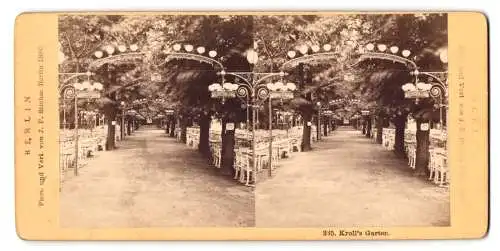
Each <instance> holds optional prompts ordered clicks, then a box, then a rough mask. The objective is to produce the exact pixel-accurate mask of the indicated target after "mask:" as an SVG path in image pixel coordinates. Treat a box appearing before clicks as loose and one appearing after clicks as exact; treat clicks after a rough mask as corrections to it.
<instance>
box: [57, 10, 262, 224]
mask: <svg viewBox="0 0 500 251" xmlns="http://www.w3.org/2000/svg"><path fill="white" fill-rule="evenodd" d="M251 24H252V20H251V17H247V16H238V17H234V18H224V17H219V16H173V15H165V16H163V15H151V16H121V15H67V16H66V15H62V16H60V17H59V47H60V50H59V55H60V62H59V92H60V106H59V113H60V116H59V118H60V136H59V145H60V174H61V178H60V181H61V184H60V212H61V213H60V224H61V227H70V228H109V227H184V226H190V227H252V226H254V225H255V220H254V217H255V212H254V211H255V207H254V193H253V188H252V187H251V186H245V185H244V184H245V181H244V180H245V177H242V178H241V179H239V176H238V177H237V178H236V179H231V178H228V176H229V177H231V176H235V173H234V169H233V159H234V156H233V154H232V151H231V152H230V151H229V150H225V149H232V148H234V145H235V144H240V143H241V144H244V143H245V142H244V141H245V140H247V139H246V137H245V136H247V135H246V134H243V136H242V137H240V136H241V135H239V134H240V133H241V131H240V130H239V129H236V135H237V137H235V135H234V133H232V134H231V135H230V134H227V135H225V136H227V137H221V129H222V126H221V124H220V122H219V123H217V120H216V119H220V118H222V114H223V113H222V112H223V111H224V109H233V108H232V107H230V106H231V105H234V104H231V101H230V100H227V102H221V101H222V100H212V98H211V97H210V95H209V90H208V89H207V85H206V84H205V83H208V82H210V83H213V82H216V81H217V79H218V78H219V76H218V75H217V74H216V73H217V72H220V71H221V70H222V68H221V66H222V65H221V63H220V62H219V61H220V59H221V58H220V55H227V56H225V58H223V60H224V59H225V60H227V61H231V65H232V66H233V67H236V68H237V67H239V69H240V70H242V71H245V70H246V71H247V70H248V65H249V64H248V63H247V60H246V59H245V58H244V57H238V56H239V54H240V52H239V51H238V50H243V49H244V48H245V49H246V48H248V47H249V46H250V45H251V43H252V39H251V37H250V36H249V34H250V29H251ZM186 41H197V42H199V43H193V44H187V43H185V42H186ZM221 41H224V43H230V44H227V45H226V46H224V44H220V42H221ZM181 44H182V48H181ZM227 48H231V50H234V51H230V50H228V49H227ZM235 51H236V52H235ZM241 52H243V51H241ZM231 55H235V56H231ZM245 67H246V68H245ZM237 109H238V108H237ZM224 126H225V127H226V128H225V129H226V130H230V129H231V128H229V127H230V126H233V128H232V129H231V130H232V132H234V130H235V128H234V124H224ZM209 128H210V131H209ZM235 139H236V141H235ZM240 140H241V141H242V142H239V141H240ZM223 149H224V150H225V151H224V150H223ZM221 150H222V151H221ZM239 180H241V181H242V183H243V184H242V183H241V182H239ZM246 184H247V185H250V184H249V183H248V182H247V183H246Z"/></svg>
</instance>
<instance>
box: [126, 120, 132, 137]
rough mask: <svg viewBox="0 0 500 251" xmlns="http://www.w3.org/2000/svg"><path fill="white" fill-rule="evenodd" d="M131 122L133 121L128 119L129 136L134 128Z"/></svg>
mask: <svg viewBox="0 0 500 251" xmlns="http://www.w3.org/2000/svg"><path fill="white" fill-rule="evenodd" d="M131 124H132V122H131V121H130V120H128V121H127V135H129V136H130V134H131V133H132V131H131V129H132V128H131V126H132V125H131Z"/></svg>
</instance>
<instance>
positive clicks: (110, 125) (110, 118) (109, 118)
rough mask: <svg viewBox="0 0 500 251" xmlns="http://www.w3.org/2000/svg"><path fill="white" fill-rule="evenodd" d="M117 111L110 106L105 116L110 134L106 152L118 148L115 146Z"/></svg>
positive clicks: (107, 139) (108, 134) (107, 138)
mask: <svg viewBox="0 0 500 251" xmlns="http://www.w3.org/2000/svg"><path fill="white" fill-rule="evenodd" d="M116 113H117V109H115V107H113V106H112V105H109V106H108V107H106V109H105V116H106V119H107V121H108V133H107V136H106V151H111V150H113V149H115V148H116V144H115V133H116V126H115V125H113V121H115V119H116Z"/></svg>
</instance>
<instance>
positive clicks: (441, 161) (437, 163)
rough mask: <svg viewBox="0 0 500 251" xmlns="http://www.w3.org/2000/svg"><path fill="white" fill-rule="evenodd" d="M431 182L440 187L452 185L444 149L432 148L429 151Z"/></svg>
mask: <svg viewBox="0 0 500 251" xmlns="http://www.w3.org/2000/svg"><path fill="white" fill-rule="evenodd" d="M429 153H430V158H429V166H428V167H429V180H432V181H433V182H434V183H435V184H437V185H439V186H445V185H448V184H449V183H450V175H449V171H448V163H447V160H448V159H447V157H446V151H445V149H444V148H432V149H430V150H429Z"/></svg>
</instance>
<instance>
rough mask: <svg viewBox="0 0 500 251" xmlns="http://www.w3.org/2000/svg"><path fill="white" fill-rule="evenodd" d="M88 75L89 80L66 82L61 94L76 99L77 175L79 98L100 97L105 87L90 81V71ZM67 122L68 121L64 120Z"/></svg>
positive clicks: (76, 165) (76, 162) (76, 168)
mask: <svg viewBox="0 0 500 251" xmlns="http://www.w3.org/2000/svg"><path fill="white" fill-rule="evenodd" d="M81 75H82V74H75V75H74V76H81ZM85 75H87V80H86V81H83V82H76V83H73V84H64V85H63V86H62V87H61V89H60V92H61V95H63V98H64V99H65V100H67V99H73V100H74V107H75V108H74V109H75V117H74V124H75V128H74V130H75V133H74V141H75V167H74V168H75V169H74V173H75V175H78V152H79V145H78V140H79V135H78V133H79V132H78V120H79V116H78V115H79V112H78V99H79V98H84V99H95V98H99V97H100V91H101V90H102V89H103V86H102V84H101V83H99V82H94V83H91V82H90V76H91V74H90V73H89V72H87V73H85ZM64 123H66V122H64Z"/></svg>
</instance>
